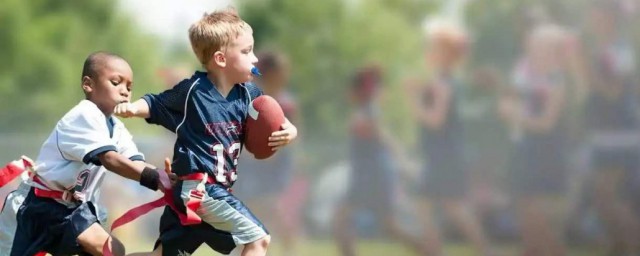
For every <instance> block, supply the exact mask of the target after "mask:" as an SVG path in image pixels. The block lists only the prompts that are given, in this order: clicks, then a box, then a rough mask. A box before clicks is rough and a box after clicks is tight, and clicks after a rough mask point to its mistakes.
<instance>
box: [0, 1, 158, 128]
mask: <svg viewBox="0 0 640 256" xmlns="http://www.w3.org/2000/svg"><path fill="white" fill-rule="evenodd" d="M116 5H117V2H115V1H110V0H92V1H82V0H71V1H47V0H33V1H21V0H4V1H0V59H1V60H2V61H0V95H1V96H2V105H3V106H4V107H3V108H2V110H0V120H2V122H0V131H1V132H2V133H5V134H7V133H18V132H19V133H47V132H49V131H50V130H51V129H52V128H53V126H54V124H55V122H56V121H57V120H58V119H59V118H60V117H62V115H63V114H64V113H65V112H66V111H68V110H69V109H70V108H71V107H72V106H74V105H75V104H77V103H78V102H79V101H80V100H81V99H82V98H84V95H83V94H82V89H81V88H80V79H81V77H80V76H81V72H82V64H83V62H84V59H85V57H86V56H87V55H88V54H89V53H91V52H93V51H97V50H107V51H111V52H114V53H117V54H119V55H122V56H123V57H125V58H126V59H127V60H128V61H129V62H130V64H131V66H132V68H133V71H134V80H135V83H134V85H135V87H134V93H135V94H134V97H139V96H141V93H143V92H147V91H157V90H158V89H157V87H158V86H157V85H158V84H159V79H158V78H157V77H156V73H155V72H156V70H157V69H158V66H159V65H160V64H161V63H160V59H159V57H157V56H158V47H156V45H155V42H154V38H153V37H150V36H148V35H143V34H141V33H140V31H139V30H138V29H136V27H135V25H134V23H133V21H132V20H131V19H130V18H128V17H126V16H124V15H122V13H121V12H119V11H118V10H117V6H116ZM130 123H131V125H135V126H139V125H144V124H142V123H141V122H130Z"/></svg>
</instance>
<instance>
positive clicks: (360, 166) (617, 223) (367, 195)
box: [0, 0, 640, 256]
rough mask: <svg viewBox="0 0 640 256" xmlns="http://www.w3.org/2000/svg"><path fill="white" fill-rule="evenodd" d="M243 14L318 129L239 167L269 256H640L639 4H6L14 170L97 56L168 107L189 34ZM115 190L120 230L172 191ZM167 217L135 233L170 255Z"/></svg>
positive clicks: (110, 201)
mask: <svg viewBox="0 0 640 256" xmlns="http://www.w3.org/2000/svg"><path fill="white" fill-rule="evenodd" d="M227 6H233V7H235V8H237V9H238V11H239V13H240V15H241V16H242V17H243V18H244V19H245V20H246V21H247V22H248V23H249V24H250V25H251V26H252V27H253V30H254V37H255V41H256V53H257V54H258V57H259V58H260V63H259V64H258V66H259V67H260V69H261V70H262V72H263V73H264V76H263V77H261V78H260V80H258V81H257V82H258V83H259V85H260V86H262V87H263V89H264V90H265V92H266V93H267V94H270V95H272V96H274V97H275V98H276V99H278V101H279V102H280V103H281V106H282V107H283V109H284V110H285V113H286V114H287V116H288V117H289V119H290V120H292V122H293V123H294V124H295V125H296V126H297V127H298V129H299V137H298V140H297V141H296V143H295V144H292V145H291V146H290V147H289V148H287V149H286V150H283V151H281V152H279V153H278V154H276V156H274V157H273V158H271V159H268V160H264V161H257V160H255V159H252V157H251V154H250V153H249V152H244V153H243V156H242V157H241V161H240V164H239V167H238V175H239V179H238V181H237V182H236V184H235V186H234V189H235V190H234V191H235V193H236V194H237V196H238V197H239V198H240V199H241V200H243V201H244V202H245V203H247V204H248V205H249V206H250V208H251V209H252V210H253V211H254V212H255V213H256V214H257V215H258V217H259V218H261V219H262V220H263V221H264V222H265V224H266V225H267V227H268V229H269V230H270V231H271V233H272V236H273V239H272V241H273V243H272V249H270V253H269V255H436V256H437V255H487V256H488V255H527V256H529V255H536V256H537V255H622V256H624V255H640V240H638V239H637V238H638V237H640V223H638V222H639V221H640V162H639V161H640V160H639V159H640V158H639V157H640V105H639V104H638V103H639V101H638V100H640V84H639V81H640V80H639V77H638V72H637V69H638V66H637V63H636V62H637V57H638V55H637V53H636V48H637V47H638V46H640V30H638V29H637V27H639V26H640V15H639V13H638V11H640V10H638V8H640V1H637V0H564V1H556V0H533V1H532V0H446V1H445V0H396V1H383V0H324V1H298V0H237V1H211V0H210V1H204V0H184V1H171V0H131V1H108V0H92V1H44V0H32V1H20V0H4V1H2V2H0V60H1V61H0V100H1V101H2V102H3V104H2V105H3V106H4V107H2V109H0V120H2V122H0V138H1V139H0V160H2V162H9V161H11V160H13V159H17V158H19V157H20V155H23V154H24V155H28V156H31V157H32V158H35V157H36V156H37V154H38V150H39V147H40V145H41V144H42V142H43V141H44V139H45V138H46V137H47V135H48V133H49V132H50V131H51V130H52V128H53V127H54V125H55V123H56V121H57V120H58V119H59V118H60V117H62V115H64V113H66V112H67V111H68V110H69V109H70V108H71V107H73V106H74V105H75V104H77V103H78V102H79V101H80V100H81V99H82V98H83V96H82V92H81V89H80V74H81V68H82V63H83V61H84V58H85V57H86V56H87V55H88V54H89V53H91V52H93V51H97V50H106V51H111V52H115V53H117V54H119V55H121V56H123V57H124V58H125V59H127V60H128V61H129V62H130V64H131V65H132V67H133V70H134V80H135V83H134V84H135V87H134V89H133V92H134V98H137V97H140V96H142V95H144V94H145V93H150V92H153V93H157V92H160V91H162V90H164V89H167V88H170V87H171V86H173V85H174V84H175V83H176V82H177V81H180V80H181V79H183V78H186V77H189V76H190V75H191V74H192V73H193V71H194V70H196V69H199V66H198V64H197V61H196V58H195V57H194V55H193V53H192V51H191V49H190V46H189V42H188V37H187V29H188V27H189V25H190V24H191V23H192V22H194V21H196V20H197V19H199V18H200V17H201V15H202V14H203V13H204V12H210V11H213V10H215V9H220V8H225V7H227ZM125 123H126V125H127V127H128V128H129V130H130V131H131V133H132V134H133V135H134V140H135V141H136V142H137V143H138V146H139V148H140V150H141V151H142V152H144V153H145V154H146V158H147V161H148V162H150V163H151V164H155V165H158V166H161V163H162V159H163V158H164V157H167V156H171V154H172V148H173V141H174V139H175V138H174V137H173V134H172V133H170V132H168V131H166V130H164V129H162V128H161V127H156V126H149V125H147V124H146V123H145V122H144V121H142V120H126V121H125ZM17 182H18V181H15V182H14V183H13V184H11V185H10V186H6V187H3V188H0V196H1V197H2V198H4V197H5V195H6V194H7V193H8V192H9V191H11V190H12V189H14V188H15V187H16V186H17ZM103 185H104V186H103V188H104V190H103V193H102V195H103V196H102V197H103V198H102V199H103V200H104V203H105V204H106V205H107V206H108V207H109V217H110V219H111V220H113V219H114V218H116V217H117V216H120V215H121V214H122V213H123V212H124V211H126V210H127V209H129V208H131V207H133V206H135V205H138V204H141V203H144V202H147V201H150V200H152V199H155V198H157V197H159V196H160V195H159V194H153V193H149V192H148V191H147V190H145V189H143V188H140V187H139V186H138V185H137V184H136V183H135V182H130V181H127V180H125V179H123V178H121V177H118V176H117V175H114V174H110V175H109V176H107V179H105V182H104V184H103ZM123 193H124V195H123ZM159 216H160V211H159V210H156V211H154V212H153V213H151V214H150V215H148V216H145V217H143V218H142V219H139V220H137V221H136V222H135V223H133V224H129V225H128V226H126V227H124V228H122V229H121V230H120V231H117V232H116V236H118V237H120V238H121V240H122V241H124V243H125V245H126V246H127V248H128V251H129V252H134V251H146V250H151V249H152V246H153V243H154V240H155V238H156V236H157V229H158V226H157V225H158V222H159ZM205 247H206V246H203V247H201V248H200V249H199V250H198V251H197V252H196V253H195V254H194V255H216V254H215V253H214V252H212V251H211V250H210V249H209V248H205ZM0 255H5V254H4V252H0Z"/></svg>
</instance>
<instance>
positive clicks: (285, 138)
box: [269, 120, 298, 151]
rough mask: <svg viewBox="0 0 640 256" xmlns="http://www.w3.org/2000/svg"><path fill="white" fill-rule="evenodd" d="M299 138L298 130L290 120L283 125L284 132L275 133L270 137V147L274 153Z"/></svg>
mask: <svg viewBox="0 0 640 256" xmlns="http://www.w3.org/2000/svg"><path fill="white" fill-rule="evenodd" d="M297 136H298V129H297V128H296V127H295V126H294V125H293V124H292V123H291V122H289V120H286V122H285V123H284V124H282V130H280V131H277V132H273V133H272V134H271V137H269V146H270V147H273V149H272V150H273V151H276V150H278V149H280V148H281V147H284V146H286V145H287V144H289V143H290V142H291V141H292V140H294V139H295V138H296V137H297Z"/></svg>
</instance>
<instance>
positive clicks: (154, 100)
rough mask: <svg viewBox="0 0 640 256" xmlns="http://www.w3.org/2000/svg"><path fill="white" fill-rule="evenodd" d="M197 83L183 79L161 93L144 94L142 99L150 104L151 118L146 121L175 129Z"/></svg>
mask: <svg viewBox="0 0 640 256" xmlns="http://www.w3.org/2000/svg"><path fill="white" fill-rule="evenodd" d="M196 83H197V81H191V80H183V81H182V82H180V83H178V84H177V85H176V86H174V87H173V88H171V89H169V90H166V91H164V92H162V93H160V94H147V95H145V96H143V97H142V99H144V100H145V101H146V102H147V105H149V118H147V119H146V121H147V122H148V123H150V124H157V125H161V126H163V127H165V128H166V129H168V130H171V131H175V129H176V127H177V125H178V123H179V122H180V121H181V120H182V117H183V114H184V107H185V104H186V101H187V97H188V95H189V92H190V91H191V88H193V86H195V85H196Z"/></svg>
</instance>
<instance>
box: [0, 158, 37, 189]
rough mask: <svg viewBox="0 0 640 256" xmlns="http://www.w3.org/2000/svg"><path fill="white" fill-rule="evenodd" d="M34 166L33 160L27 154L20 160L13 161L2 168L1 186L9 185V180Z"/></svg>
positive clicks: (0, 173) (0, 171)
mask: <svg viewBox="0 0 640 256" xmlns="http://www.w3.org/2000/svg"><path fill="white" fill-rule="evenodd" d="M32 167H33V160H31V159H30V158H28V157H26V156H22V157H21V159H20V160H15V161H11V162H10V163H8V164H7V165H5V166H4V167H2V169H0V187H3V186H4V185H7V184H8V183H9V182H11V181H12V180H14V179H15V178H17V177H18V176H20V175H21V174H22V173H23V172H25V171H28V170H30V169H31V168H32Z"/></svg>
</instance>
